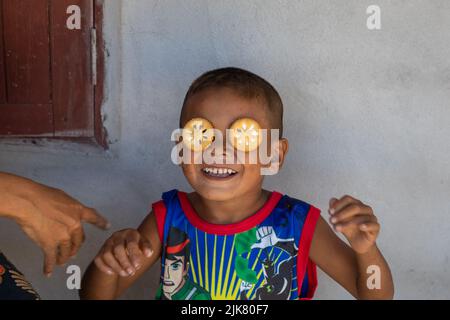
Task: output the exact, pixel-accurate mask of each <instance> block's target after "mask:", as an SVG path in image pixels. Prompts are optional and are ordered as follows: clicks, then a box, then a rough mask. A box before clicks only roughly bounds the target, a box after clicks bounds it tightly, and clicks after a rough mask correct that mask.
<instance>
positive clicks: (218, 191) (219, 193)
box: [196, 187, 236, 201]
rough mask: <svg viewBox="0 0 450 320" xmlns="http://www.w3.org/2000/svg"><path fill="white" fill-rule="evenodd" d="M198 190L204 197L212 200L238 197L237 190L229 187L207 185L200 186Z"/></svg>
mask: <svg viewBox="0 0 450 320" xmlns="http://www.w3.org/2000/svg"><path fill="white" fill-rule="evenodd" d="M196 192H197V193H198V194H199V195H200V196H201V197H202V198H204V199H207V200H210V201H226V200H231V199H233V198H235V197H236V190H233V189H231V190H229V188H217V187H207V188H199V189H197V190H196Z"/></svg>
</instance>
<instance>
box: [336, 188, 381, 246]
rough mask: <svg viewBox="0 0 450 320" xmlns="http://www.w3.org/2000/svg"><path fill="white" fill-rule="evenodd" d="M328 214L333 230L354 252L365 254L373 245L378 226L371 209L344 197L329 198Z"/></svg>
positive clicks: (378, 229) (349, 197)
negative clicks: (344, 238)
mask: <svg viewBox="0 0 450 320" xmlns="http://www.w3.org/2000/svg"><path fill="white" fill-rule="evenodd" d="M328 212H329V214H330V215H331V216H330V222H331V224H332V225H333V227H334V230H336V231H338V232H342V234H343V235H344V236H345V237H346V238H347V240H348V242H349V243H350V246H351V247H352V248H353V250H355V252H357V253H360V254H362V253H366V252H368V251H369V249H371V248H372V246H373V245H375V240H376V238H377V236H378V233H379V232H380V225H379V223H378V221H377V217H375V215H374V214H373V211H372V208H371V207H369V206H367V205H365V204H364V203H362V202H361V201H359V200H357V199H355V198H353V197H351V196H348V195H345V196H343V197H342V198H340V199H339V200H338V199H336V198H331V199H330V208H329V209H328Z"/></svg>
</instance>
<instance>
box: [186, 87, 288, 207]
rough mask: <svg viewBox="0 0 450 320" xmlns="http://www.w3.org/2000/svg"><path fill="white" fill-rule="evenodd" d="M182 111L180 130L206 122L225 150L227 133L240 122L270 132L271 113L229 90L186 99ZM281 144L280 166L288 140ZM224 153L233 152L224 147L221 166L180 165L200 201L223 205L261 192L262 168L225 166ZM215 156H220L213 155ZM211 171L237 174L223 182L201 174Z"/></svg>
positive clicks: (209, 91)
mask: <svg viewBox="0 0 450 320" xmlns="http://www.w3.org/2000/svg"><path fill="white" fill-rule="evenodd" d="M184 111H185V113H184V116H183V119H182V123H181V125H182V127H183V126H184V125H185V124H186V122H187V121H189V120H190V119H192V118H197V117H199V118H204V119H207V120H208V121H209V122H211V124H212V125H213V127H214V129H217V130H220V131H221V132H222V136H223V137H224V138H223V139H224V141H225V142H226V144H227V145H228V146H230V143H229V142H228V141H226V130H227V129H229V128H230V126H231V124H232V123H233V122H234V121H236V120H238V119H240V118H252V119H253V120H256V121H257V122H258V123H259V125H260V126H261V129H268V130H270V129H272V128H271V119H270V117H271V113H270V112H269V110H268V107H267V106H266V105H264V104H263V102H262V101H261V100H260V99H251V100H249V99H245V98H243V97H240V96H239V95H238V94H236V93H235V92H234V91H233V90H232V89H228V88H211V89H205V90H203V91H201V92H199V93H196V94H195V95H193V96H192V97H190V98H189V99H188V101H187V102H186V105H185V110H184ZM281 140H282V146H281V148H279V149H278V150H279V152H280V165H281V163H282V161H283V159H284V155H285V153H286V152H287V140H286V139H281ZM280 149H282V150H280ZM227 152H236V151H235V150H234V149H233V148H232V147H228V148H226V147H225V146H224V147H223V150H222V155H223V161H222V164H220V163H217V164H216V163H214V164H205V163H202V164H195V163H191V164H184V163H183V164H182V165H181V166H182V169H183V173H184V175H185V176H186V178H187V180H188V182H189V184H190V185H191V186H192V187H193V188H194V190H195V191H196V192H197V193H198V194H200V195H201V196H202V197H204V198H206V199H209V200H215V201H224V200H229V199H232V198H235V197H237V196H242V195H245V194H248V192H251V191H255V190H258V188H259V189H261V187H262V181H263V176H262V175H261V165H260V164H259V163H256V164H254V163H253V164H249V163H248V161H237V162H236V161H235V162H234V163H233V164H226V161H225V157H226V154H227ZM215 156H219V155H217V154H216V155H215ZM218 162H219V161H218ZM244 162H245V163H244ZM211 167H214V168H218V169H219V168H226V169H232V170H234V171H235V172H236V173H235V174H232V175H230V176H227V177H224V178H222V177H212V176H210V175H208V174H207V173H206V172H205V171H204V169H205V168H211Z"/></svg>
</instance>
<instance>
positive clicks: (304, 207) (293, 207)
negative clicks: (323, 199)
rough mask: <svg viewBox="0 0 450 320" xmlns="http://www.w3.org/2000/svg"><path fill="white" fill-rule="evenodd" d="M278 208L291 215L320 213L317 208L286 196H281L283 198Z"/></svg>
mask: <svg viewBox="0 0 450 320" xmlns="http://www.w3.org/2000/svg"><path fill="white" fill-rule="evenodd" d="M278 207H282V208H284V209H287V210H288V211H289V212H292V213H295V212H297V213H298V212H300V213H305V214H307V213H308V212H311V211H319V212H320V210H319V209H318V208H317V207H315V206H314V205H312V204H311V203H309V202H306V201H304V200H301V199H298V198H295V197H293V196H290V195H288V194H284V195H283V197H282V198H281V199H280V201H279V203H278Z"/></svg>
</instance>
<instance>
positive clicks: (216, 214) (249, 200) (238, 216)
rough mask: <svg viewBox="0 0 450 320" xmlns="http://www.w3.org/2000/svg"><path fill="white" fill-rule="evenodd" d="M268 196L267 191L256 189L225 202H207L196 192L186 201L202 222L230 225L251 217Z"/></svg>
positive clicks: (189, 195)
mask: <svg viewBox="0 0 450 320" xmlns="http://www.w3.org/2000/svg"><path fill="white" fill-rule="evenodd" d="M269 196H270V192H269V191H267V190H264V189H258V190H257V191H255V192H251V193H246V194H243V195H241V196H239V197H237V198H233V199H230V200H225V201H214V200H208V199H205V198H203V197H201V196H200V195H199V194H198V193H197V192H193V193H190V194H188V199H189V202H190V203H191V205H192V207H193V208H194V210H195V211H196V212H197V214H198V215H199V216H200V217H201V218H202V219H203V220H206V221H207V222H209V223H214V224H230V223H237V222H239V221H242V220H244V219H246V218H248V217H249V216H251V215H253V214H254V213H255V212H257V211H258V210H259V209H261V208H262V207H263V205H264V204H265V203H266V201H267V200H268V199H269Z"/></svg>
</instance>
